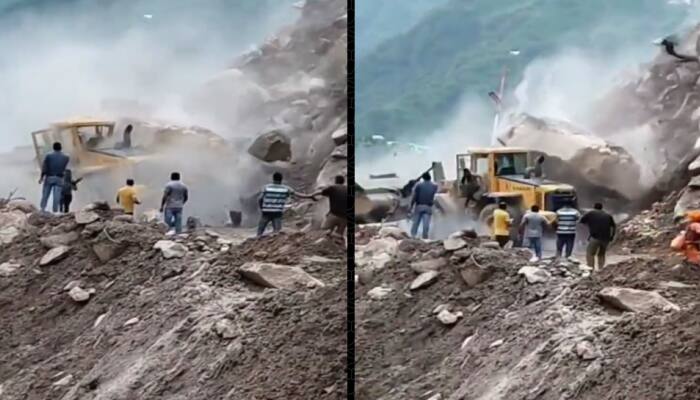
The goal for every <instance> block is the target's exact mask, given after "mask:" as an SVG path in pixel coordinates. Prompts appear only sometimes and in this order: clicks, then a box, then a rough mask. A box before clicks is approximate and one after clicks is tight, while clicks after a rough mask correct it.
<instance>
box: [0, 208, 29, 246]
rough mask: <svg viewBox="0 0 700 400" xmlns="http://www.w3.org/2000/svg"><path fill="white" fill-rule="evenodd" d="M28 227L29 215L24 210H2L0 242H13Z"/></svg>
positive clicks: (0, 213) (0, 215) (0, 216)
mask: <svg viewBox="0 0 700 400" xmlns="http://www.w3.org/2000/svg"><path fill="white" fill-rule="evenodd" d="M26 228H27V215H26V214H25V213H24V212H22V211H19V210H14V211H5V212H0V244H2V243H4V244H7V243H11V242H12V241H13V240H14V239H15V238H16V237H17V236H19V234H20V233H21V232H22V231H23V230H24V229H26Z"/></svg>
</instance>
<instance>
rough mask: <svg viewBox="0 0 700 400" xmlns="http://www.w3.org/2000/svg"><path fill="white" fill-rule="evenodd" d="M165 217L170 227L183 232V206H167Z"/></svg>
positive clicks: (176, 231)
mask: <svg viewBox="0 0 700 400" xmlns="http://www.w3.org/2000/svg"><path fill="white" fill-rule="evenodd" d="M164 217H165V223H166V224H168V227H170V229H175V233H178V234H179V233H182V208H166V209H165V215H164Z"/></svg>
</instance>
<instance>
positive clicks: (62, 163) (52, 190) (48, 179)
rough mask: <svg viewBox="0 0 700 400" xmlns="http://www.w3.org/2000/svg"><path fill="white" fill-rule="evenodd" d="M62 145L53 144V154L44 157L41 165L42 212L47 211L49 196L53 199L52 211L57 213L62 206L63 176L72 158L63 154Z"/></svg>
mask: <svg viewBox="0 0 700 400" xmlns="http://www.w3.org/2000/svg"><path fill="white" fill-rule="evenodd" d="M61 150H62V147H61V143H59V142H56V143H54V144H53V152H51V153H49V154H47V155H46V156H44V161H43V163H42V165H41V177H40V178H39V183H40V184H43V187H42V191H41V204H40V206H41V211H46V205H47V203H48V202H49V196H51V197H53V204H52V210H53V212H55V213H57V212H58V211H59V208H60V206H61V194H62V191H63V175H64V174H65V172H66V167H67V166H68V161H70V158H69V157H68V156H67V155H65V154H63V153H62V152H61Z"/></svg>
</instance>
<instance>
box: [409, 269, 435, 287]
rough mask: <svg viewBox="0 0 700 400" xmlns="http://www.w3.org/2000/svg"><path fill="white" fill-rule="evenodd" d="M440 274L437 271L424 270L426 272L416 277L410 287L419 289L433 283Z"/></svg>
mask: <svg viewBox="0 0 700 400" xmlns="http://www.w3.org/2000/svg"><path fill="white" fill-rule="evenodd" d="M439 275H440V273H439V272H437V271H428V272H424V273H422V274H420V275H418V277H417V278H416V279H414V280H413V282H411V286H410V289H411V290H418V289H420V288H422V287H425V286H428V285H430V284H432V283H433V282H435V281H436V280H437V278H438V276H439Z"/></svg>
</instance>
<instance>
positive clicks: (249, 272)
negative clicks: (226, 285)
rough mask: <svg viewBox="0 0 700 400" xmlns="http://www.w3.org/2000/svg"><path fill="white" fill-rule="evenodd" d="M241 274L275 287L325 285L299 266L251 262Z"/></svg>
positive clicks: (262, 284) (293, 287)
mask: <svg viewBox="0 0 700 400" xmlns="http://www.w3.org/2000/svg"><path fill="white" fill-rule="evenodd" d="M240 272H241V275H243V276H244V277H245V278H246V279H249V280H251V281H253V282H255V283H256V284H258V285H260V286H264V287H268V288H274V289H290V290H294V289H299V288H300V287H303V288H313V287H321V286H324V284H323V282H321V281H320V280H318V279H316V278H314V277H313V276H311V275H309V274H307V273H306V272H305V271H304V270H303V269H301V268H299V267H292V266H289V265H279V264H269V263H259V262H249V263H245V264H243V265H242V266H241V268H240Z"/></svg>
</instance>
